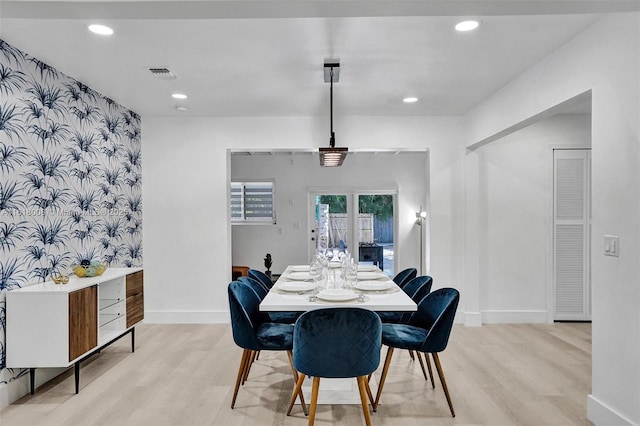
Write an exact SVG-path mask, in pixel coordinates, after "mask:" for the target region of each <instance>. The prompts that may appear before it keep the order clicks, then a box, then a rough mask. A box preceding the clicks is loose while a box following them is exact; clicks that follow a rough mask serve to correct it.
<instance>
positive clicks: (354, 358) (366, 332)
mask: <svg viewBox="0 0 640 426" xmlns="http://www.w3.org/2000/svg"><path fill="white" fill-rule="evenodd" d="M381 345H382V324H381V322H380V318H379V317H378V315H376V313H375V312H373V311H369V310H367V309H361V308H327V309H318V310H313V311H308V312H305V313H304V314H302V316H301V317H300V318H298V320H297V321H296V324H295V326H294V330H293V365H294V367H295V369H296V370H298V371H299V372H301V373H303V374H307V375H309V376H313V377H331V378H337V377H345V378H346V377H359V376H365V375H368V374H370V373H372V372H373V371H375V370H376V369H377V368H378V365H379V364H380V347H381Z"/></svg>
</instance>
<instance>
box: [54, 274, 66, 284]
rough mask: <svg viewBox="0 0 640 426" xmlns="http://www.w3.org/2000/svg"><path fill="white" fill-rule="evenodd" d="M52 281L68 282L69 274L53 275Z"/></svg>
mask: <svg viewBox="0 0 640 426" xmlns="http://www.w3.org/2000/svg"><path fill="white" fill-rule="evenodd" d="M51 281H53V282H54V283H56V284H67V283H68V282H69V275H62V274H58V275H51Z"/></svg>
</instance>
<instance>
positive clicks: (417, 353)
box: [416, 351, 429, 381]
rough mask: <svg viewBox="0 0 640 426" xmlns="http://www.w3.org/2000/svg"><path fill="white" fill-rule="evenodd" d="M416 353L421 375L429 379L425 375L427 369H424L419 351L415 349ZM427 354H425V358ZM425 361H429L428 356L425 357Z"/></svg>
mask: <svg viewBox="0 0 640 426" xmlns="http://www.w3.org/2000/svg"><path fill="white" fill-rule="evenodd" d="M416 355H417V356H418V362H420V368H421V369H422V375H423V376H424V379H425V380H427V381H429V378H428V377H427V370H425V369H424V362H422V355H421V354H420V352H419V351H416ZM427 357H428V355H425V358H427ZM427 362H429V358H427Z"/></svg>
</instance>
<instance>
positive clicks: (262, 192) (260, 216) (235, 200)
mask: <svg viewBox="0 0 640 426" xmlns="http://www.w3.org/2000/svg"><path fill="white" fill-rule="evenodd" d="M273 198H274V183H273V182H272V181H271V182H231V200H230V205H231V223H232V224H247V223H251V224H256V223H261V224H265V223H271V224H274V223H276V213H275V209H274V207H273Z"/></svg>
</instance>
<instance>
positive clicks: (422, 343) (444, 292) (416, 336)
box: [373, 288, 460, 417]
mask: <svg viewBox="0 0 640 426" xmlns="http://www.w3.org/2000/svg"><path fill="white" fill-rule="evenodd" d="M459 300H460V293H459V292H458V290H456V289H454V288H440V289H438V290H434V291H432V292H431V293H429V294H428V295H426V296H425V297H424V298H423V299H422V300H421V301H420V302H419V303H418V310H417V311H416V312H415V313H414V314H413V315H411V318H410V319H409V321H408V323H407V324H383V325H382V344H383V345H385V346H387V347H388V348H389V349H388V350H387V356H386V358H385V361H384V367H383V369H382V377H381V378H380V384H379V385H378V392H377V394H376V399H375V402H374V403H373V408H374V411H376V410H377V408H378V403H379V402H380V395H381V394H382V388H383V387H384V383H385V380H386V378H387V373H388V372H389V365H390V364H391V357H392V356H393V351H394V349H396V348H397V349H407V350H410V351H416V352H422V353H423V354H425V358H426V357H427V356H428V354H431V355H432V357H433V361H434V364H435V366H436V370H438V376H439V377H440V383H441V384H442V388H443V389H444V394H445V396H446V398H447V403H448V404H449V410H451V415H452V416H453V417H455V416H456V414H455V411H454V410H453V403H452V402H451V396H450V395H449V389H448V388H447V382H446V380H445V378H444V372H443V371H442V365H441V364H440V358H439V356H438V353H440V352H442V351H444V350H445V348H446V347H447V343H448V342H449V336H450V335H451V329H452V327H453V320H454V318H455V315H456V309H457V307H458V301H459Z"/></svg>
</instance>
